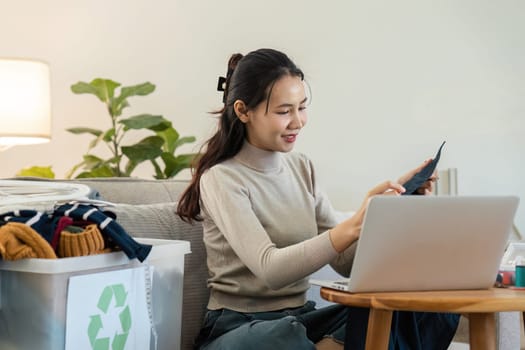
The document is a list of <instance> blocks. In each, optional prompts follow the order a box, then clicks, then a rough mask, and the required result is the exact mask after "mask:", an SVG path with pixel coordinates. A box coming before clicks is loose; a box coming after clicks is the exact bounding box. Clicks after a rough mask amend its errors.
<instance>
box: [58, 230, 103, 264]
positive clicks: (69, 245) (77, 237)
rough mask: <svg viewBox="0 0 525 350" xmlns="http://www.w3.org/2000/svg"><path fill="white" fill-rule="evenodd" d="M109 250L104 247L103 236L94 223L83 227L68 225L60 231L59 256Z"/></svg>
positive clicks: (92, 253) (84, 254)
mask: <svg viewBox="0 0 525 350" xmlns="http://www.w3.org/2000/svg"><path fill="white" fill-rule="evenodd" d="M77 229H79V230H80V232H79V231H78V230H77ZM70 231H74V232H70ZM110 251H111V249H109V248H107V249H106V248H105V247H104V238H103V237H102V234H101V233H100V230H99V229H98V227H97V225H95V224H91V225H88V226H87V227H86V228H84V229H82V228H77V227H75V226H68V227H66V228H65V229H64V230H63V231H62V232H61V233H60V243H59V244H58V256H59V257H61V258H69V257H73V256H86V255H94V254H101V253H107V252H110Z"/></svg>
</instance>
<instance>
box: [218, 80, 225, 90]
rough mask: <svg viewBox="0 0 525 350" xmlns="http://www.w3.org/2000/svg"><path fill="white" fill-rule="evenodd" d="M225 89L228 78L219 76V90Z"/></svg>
mask: <svg viewBox="0 0 525 350" xmlns="http://www.w3.org/2000/svg"><path fill="white" fill-rule="evenodd" d="M224 90H226V78H225V77H219V81H218V83H217V91H224Z"/></svg>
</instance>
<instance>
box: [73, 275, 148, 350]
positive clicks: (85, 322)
mask: <svg viewBox="0 0 525 350" xmlns="http://www.w3.org/2000/svg"><path fill="white" fill-rule="evenodd" d="M145 269H146V268H145V267H144V266H142V267H137V268H131V269H123V270H115V271H108V272H101V273H95V274H89V275H81V276H73V277H71V278H69V286H68V292H67V315H66V317H67V318H66V346H65V350H78V349H88V350H126V349H128V350H131V349H149V348H150V335H151V324H150V319H149V316H148V305H147V298H146V271H145Z"/></svg>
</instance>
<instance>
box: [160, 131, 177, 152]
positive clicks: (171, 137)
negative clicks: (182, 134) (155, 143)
mask: <svg viewBox="0 0 525 350" xmlns="http://www.w3.org/2000/svg"><path fill="white" fill-rule="evenodd" d="M157 135H158V136H160V137H162V139H163V140H164V145H163V146H162V150H163V151H164V152H168V153H172V154H173V153H175V149H176V148H177V147H176V146H175V142H177V140H178V139H179V133H178V132H177V130H175V129H174V128H173V127H171V126H170V127H169V128H167V129H165V130H162V131H157Z"/></svg>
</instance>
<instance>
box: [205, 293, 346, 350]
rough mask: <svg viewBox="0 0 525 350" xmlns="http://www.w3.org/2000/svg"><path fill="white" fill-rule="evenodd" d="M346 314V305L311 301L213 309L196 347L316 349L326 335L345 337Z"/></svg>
mask: <svg viewBox="0 0 525 350" xmlns="http://www.w3.org/2000/svg"><path fill="white" fill-rule="evenodd" d="M347 317H348V309H347V308H346V307H344V306H341V305H333V306H329V307H325V308H321V309H315V303H314V302H312V301H309V302H307V303H306V304H305V305H304V306H302V307H299V308H293V309H284V310H278V311H270V312H256V313H241V312H236V311H233V310H228V309H221V310H211V311H208V312H207V313H206V317H205V320H204V326H203V328H202V329H201V332H200V334H199V337H198V338H197V340H196V342H195V349H201V350H246V349H257V350H280V349H282V350H288V349H294V350H295V349H297V350H315V343H317V342H318V341H320V340H321V339H322V338H323V337H324V336H332V337H334V339H336V340H338V341H340V342H341V343H342V342H343V341H344V338H345V323H346V319H347Z"/></svg>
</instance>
